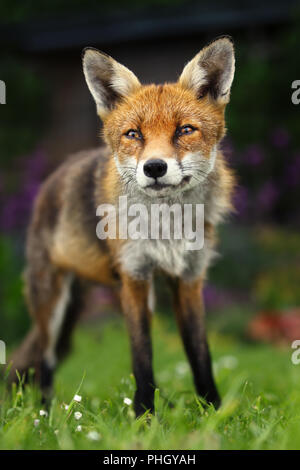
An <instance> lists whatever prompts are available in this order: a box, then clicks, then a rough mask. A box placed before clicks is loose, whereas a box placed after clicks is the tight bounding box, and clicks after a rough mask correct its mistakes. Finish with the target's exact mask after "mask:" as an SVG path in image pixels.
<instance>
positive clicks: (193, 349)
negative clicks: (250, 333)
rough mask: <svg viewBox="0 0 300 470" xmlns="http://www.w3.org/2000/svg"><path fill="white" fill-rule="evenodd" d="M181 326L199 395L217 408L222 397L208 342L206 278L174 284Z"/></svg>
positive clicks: (176, 307) (180, 280) (177, 312)
mask: <svg viewBox="0 0 300 470" xmlns="http://www.w3.org/2000/svg"><path fill="white" fill-rule="evenodd" d="M174 300H175V311H176V318H177V323H178V325H179V328H180V332H181V336H182V340H183V344H184V348H185V351H186V353H187V356H188V358H189V362H190V365H191V368H192V371H193V375H194V382H195V386H196V390H197V392H198V394H199V395H200V396H202V397H204V398H205V399H206V400H207V402H209V403H213V404H214V405H215V406H216V407H217V406H219V405H220V401H221V400H220V397H219V394H218V391H217V388H216V385H215V382H214V378H213V374H212V365H211V358H210V353H209V348H208V344H207V339H206V331H205V322H204V307H203V300H202V279H197V280H196V281H193V282H187V281H183V280H182V279H179V280H178V281H176V283H175V284H174Z"/></svg>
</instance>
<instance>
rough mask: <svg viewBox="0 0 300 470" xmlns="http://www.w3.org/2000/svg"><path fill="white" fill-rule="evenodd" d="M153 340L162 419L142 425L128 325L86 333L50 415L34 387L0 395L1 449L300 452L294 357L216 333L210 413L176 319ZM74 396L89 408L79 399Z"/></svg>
mask: <svg viewBox="0 0 300 470" xmlns="http://www.w3.org/2000/svg"><path fill="white" fill-rule="evenodd" d="M223 321H224V320H223ZM153 338H154V366H155V372H156V379H157V383H158V385H159V389H157V390H156V394H155V402H156V410H157V411H156V415H155V416H147V415H145V416H142V417H141V418H139V419H138V420H136V419H135V418H134V413H133V409H132V405H131V404H130V400H128V399H132V398H133V394H134V379H133V376H132V374H131V371H130V356H129V345H128V340H127V336H126V334H125V331H124V326H123V322H122V320H121V319H120V318H118V317H116V318H113V319H112V320H111V321H107V322H105V323H104V324H103V323H99V322H97V323H93V324H89V325H87V324H82V325H81V326H80V327H79V328H78V329H77V331H76V334H75V337H74V349H73V353H72V354H71V356H70V357H69V358H68V359H67V360H66V361H65V362H64V363H63V365H62V366H61V367H60V369H59V371H58V373H57V375H56V382H55V397H54V399H53V401H52V403H51V406H50V408H49V410H48V415H45V416H40V410H41V409H42V406H41V404H40V401H39V393H38V391H37V390H36V389H35V388H34V387H33V386H27V387H25V390H24V391H22V390H21V387H18V388H15V389H14V390H13V391H12V393H10V394H8V393H7V391H6V390H5V388H4V387H3V386H2V387H1V389H0V403H1V410H0V449H299V448H300V426H299V424H300V394H299V374H300V366H295V365H293V364H292V362H291V350H290V349H289V348H282V349H279V348H275V347H272V346H267V345H257V344H251V343H248V342H246V341H242V340H241V339H236V337H234V336H231V335H230V334H228V333H224V332H222V330H221V329H219V330H218V328H217V327H215V326H214V325H212V326H211V328H210V344H211V350H212V355H213V361H214V370H215V376H216V380H217V384H218V387H219V390H220V392H221V395H222V397H223V405H222V407H221V408H220V409H219V410H218V411H215V410H214V409H213V407H208V408H204V407H203V403H202V402H201V401H199V400H198V398H197V397H196V395H195V393H194V389H193V384H192V378H191V374H190V370H189V367H188V364H187V362H186V359H185V356H184V353H183V350H182V346H181V342H180V339H179V336H178V335H177V332H176V329H175V326H174V324H173V321H172V319H169V318H166V317H163V316H161V315H157V316H155V318H154V325H153ZM75 394H77V395H80V396H81V397H82V400H81V402H77V401H74V400H73V397H74V395H75ZM126 398H127V400H125V402H124V399H126ZM66 405H68V409H66ZM76 412H77V413H76ZM78 412H79V413H78ZM81 415H82V416H81ZM76 418H79V419H76Z"/></svg>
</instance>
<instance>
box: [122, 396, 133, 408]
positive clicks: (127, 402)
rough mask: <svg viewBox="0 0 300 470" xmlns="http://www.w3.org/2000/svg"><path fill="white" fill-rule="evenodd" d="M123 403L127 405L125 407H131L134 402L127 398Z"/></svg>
mask: <svg viewBox="0 0 300 470" xmlns="http://www.w3.org/2000/svg"><path fill="white" fill-rule="evenodd" d="M123 402H124V403H125V405H128V406H130V405H131V404H132V400H131V399H130V398H128V397H125V398H124V400H123Z"/></svg>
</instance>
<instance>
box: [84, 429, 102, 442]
mask: <svg viewBox="0 0 300 470" xmlns="http://www.w3.org/2000/svg"><path fill="white" fill-rule="evenodd" d="M87 437H88V439H90V440H91V441H99V440H100V438H101V436H100V434H99V433H98V432H97V431H90V432H89V433H88V435H87Z"/></svg>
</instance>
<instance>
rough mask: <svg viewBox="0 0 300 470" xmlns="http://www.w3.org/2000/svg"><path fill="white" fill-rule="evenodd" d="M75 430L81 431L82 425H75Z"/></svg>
mask: <svg viewBox="0 0 300 470" xmlns="http://www.w3.org/2000/svg"><path fill="white" fill-rule="evenodd" d="M75 431H76V432H81V431H82V426H80V424H78V426H77V427H76V429H75Z"/></svg>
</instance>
